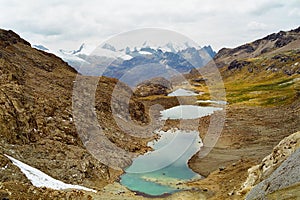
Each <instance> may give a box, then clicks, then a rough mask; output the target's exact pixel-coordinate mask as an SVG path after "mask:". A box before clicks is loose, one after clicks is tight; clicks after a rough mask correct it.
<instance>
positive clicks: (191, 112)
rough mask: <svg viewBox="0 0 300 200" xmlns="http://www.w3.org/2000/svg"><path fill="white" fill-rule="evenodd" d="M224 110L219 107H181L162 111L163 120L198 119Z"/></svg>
mask: <svg viewBox="0 0 300 200" xmlns="http://www.w3.org/2000/svg"><path fill="white" fill-rule="evenodd" d="M218 110H222V108H217V107H206V106H193V105H180V106H175V107H173V108H170V109H167V110H163V111H161V112H160V113H161V119H162V120H167V119H197V118H201V117H204V116H208V115H211V114H213V113H214V112H215V111H218Z"/></svg>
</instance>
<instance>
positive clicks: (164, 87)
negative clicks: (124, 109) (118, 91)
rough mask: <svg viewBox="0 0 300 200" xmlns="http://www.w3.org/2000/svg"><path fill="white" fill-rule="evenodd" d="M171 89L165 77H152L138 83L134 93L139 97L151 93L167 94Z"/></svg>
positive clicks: (150, 94)
mask: <svg viewBox="0 0 300 200" xmlns="http://www.w3.org/2000/svg"><path fill="white" fill-rule="evenodd" d="M171 89H172V84H171V83H170V81H168V80H166V79H165V78H161V77H159V78H154V79H151V80H147V81H144V82H142V83H140V84H139V85H138V86H137V87H136V89H135V91H134V93H135V94H136V95H137V96H139V97H146V96H152V95H167V94H168V93H169V92H170V90H171Z"/></svg>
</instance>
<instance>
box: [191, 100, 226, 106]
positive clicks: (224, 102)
mask: <svg viewBox="0 0 300 200" xmlns="http://www.w3.org/2000/svg"><path fill="white" fill-rule="evenodd" d="M197 103H212V104H219V105H226V104H227V102H226V101H213V100H198V101H197Z"/></svg>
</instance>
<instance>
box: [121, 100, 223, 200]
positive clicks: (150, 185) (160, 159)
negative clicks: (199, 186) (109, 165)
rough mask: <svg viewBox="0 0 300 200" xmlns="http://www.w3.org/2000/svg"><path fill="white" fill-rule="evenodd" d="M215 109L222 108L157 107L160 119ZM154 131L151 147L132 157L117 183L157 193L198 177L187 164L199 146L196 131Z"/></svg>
mask: <svg viewBox="0 0 300 200" xmlns="http://www.w3.org/2000/svg"><path fill="white" fill-rule="evenodd" d="M218 110H222V108H217V107H202V106H193V105H180V106H176V107H173V108H170V109H167V110H164V111H161V120H166V119H197V118H200V117H203V116H207V115H211V114H212V113H214V112H215V111H218ZM157 133H158V134H159V135H160V138H159V139H158V140H157V141H153V142H149V143H148V145H149V146H151V147H152V148H153V149H154V151H151V152H148V153H146V154H144V155H141V156H138V157H137V158H135V159H134V160H133V163H132V164H131V166H129V167H128V168H126V169H125V174H123V175H122V176H121V177H120V178H121V179H120V183H121V184H122V185H124V186H126V187H127V188H128V189H130V190H132V191H136V192H139V193H142V194H146V195H150V196H160V195H163V194H169V193H174V192H176V191H179V190H180V188H179V187H178V185H180V183H182V182H184V181H188V180H191V179H200V178H202V177H201V176H200V175H199V174H197V173H195V172H194V171H192V170H191V169H190V168H189V167H188V165H187V162H188V160H189V159H190V158H191V157H192V156H193V155H194V154H196V153H197V152H198V151H199V150H200V149H201V146H203V143H202V141H201V138H200V136H199V132H198V131H186V130H177V129H171V130H168V131H166V132H165V131H158V132H157Z"/></svg>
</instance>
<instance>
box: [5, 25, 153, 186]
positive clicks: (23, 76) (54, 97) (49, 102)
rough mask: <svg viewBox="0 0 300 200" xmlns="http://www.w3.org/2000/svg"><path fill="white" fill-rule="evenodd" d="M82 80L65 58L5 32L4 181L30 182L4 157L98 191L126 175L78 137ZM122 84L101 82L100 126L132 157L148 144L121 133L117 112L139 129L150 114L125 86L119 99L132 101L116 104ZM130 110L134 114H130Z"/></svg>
mask: <svg viewBox="0 0 300 200" xmlns="http://www.w3.org/2000/svg"><path fill="white" fill-rule="evenodd" d="M77 76H80V75H79V74H77V72H76V70H74V69H73V68H72V67H70V66H68V65H67V63H65V62H64V61H63V60H61V59H60V58H58V57H56V56H54V55H53V54H49V53H46V52H43V51H39V50H36V49H33V48H31V46H30V44H29V43H28V42H26V41H25V40H23V39H21V38H20V36H18V35H17V34H15V33H14V32H12V31H6V30H0V138H1V139H0V159H2V160H3V163H2V162H1V166H2V165H4V167H5V166H6V165H5V163H8V165H7V167H8V168H7V169H6V168H5V169H4V171H3V170H2V171H0V173H1V176H0V182H2V183H4V182H6V181H12V180H17V181H20V182H21V183H28V180H27V179H26V178H25V177H24V176H22V175H21V173H20V172H18V173H9V171H11V172H13V171H14V170H15V169H14V168H13V167H12V164H11V163H10V161H8V160H7V159H5V158H3V156H2V155H3V154H4V153H5V154H7V155H10V156H12V157H15V158H16V159H18V160H20V161H22V162H24V163H26V164H29V165H31V166H33V167H35V168H37V169H39V170H41V171H43V172H45V173H47V174H48V175H50V176H52V177H54V178H56V179H59V180H61V181H64V182H66V183H72V184H82V185H85V186H87V187H91V188H95V189H99V188H101V187H103V186H104V185H106V184H107V183H108V182H111V181H113V180H115V179H116V178H117V176H118V175H119V174H120V173H121V171H118V170H114V169H112V168H111V167H109V166H107V165H105V164H103V163H102V162H100V161H99V160H97V159H95V158H94V157H93V156H92V155H91V154H90V152H89V151H88V150H87V149H86V147H85V145H84V143H83V141H82V138H80V136H79V134H78V129H77V128H76V126H75V124H76V121H75V119H74V116H73V114H74V113H73V110H72V98H73V89H74V84H75V82H76V77H77ZM87 79H89V78H88V77H87ZM117 83H118V81H117V80H116V79H110V78H104V77H102V78H100V79H99V82H98V87H97V90H96V93H95V97H96V98H95V107H94V109H95V113H96V117H97V119H98V122H99V125H100V126H101V129H102V130H103V133H104V135H105V137H106V138H107V140H108V141H109V143H112V144H114V145H116V146H118V147H119V148H122V149H124V151H127V152H136V153H139V152H144V151H145V150H146V149H147V148H146V143H147V142H146V140H145V139H142V138H137V137H134V136H131V135H130V134H128V133H126V132H124V131H123V130H122V129H121V128H119V127H118V125H117V124H116V123H115V120H114V116H113V114H112V107H114V108H115V110H117V111H118V112H119V113H120V115H125V114H123V113H122V112H129V118H131V119H132V120H133V121H136V122H137V123H139V124H146V123H147V122H148V116H147V112H146V110H145V107H144V105H143V104H142V103H140V102H138V101H137V98H136V97H135V96H134V95H132V91H131V90H130V88H128V87H127V86H126V85H124V84H123V86H122V87H123V90H121V92H119V94H118V95H119V96H122V97H124V96H127V97H128V98H127V99H129V102H124V101H123V98H118V96H115V97H116V98H115V99H114V100H113V101H111V99H112V98H111V94H112V92H113V90H114V87H115V85H116V84H117ZM121 85H122V84H121ZM82 92H84V91H82ZM112 102H113V103H112ZM79 103H80V104H84V100H82V102H79ZM127 104H128V105H127ZM126 105H127V107H128V108H129V111H124V107H126ZM127 107H126V108H127ZM127 116H128V115H127ZM87 120H88V119H87ZM126 120H127V119H125V121H126ZM117 153H118V152H115V154H117ZM130 161H131V160H130V158H129V159H128V160H126V163H127V164H128V163H130ZM6 170H8V171H6ZM2 175H3V176H2ZM16 176H17V178H16Z"/></svg>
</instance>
